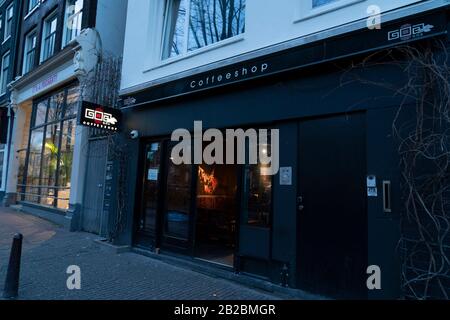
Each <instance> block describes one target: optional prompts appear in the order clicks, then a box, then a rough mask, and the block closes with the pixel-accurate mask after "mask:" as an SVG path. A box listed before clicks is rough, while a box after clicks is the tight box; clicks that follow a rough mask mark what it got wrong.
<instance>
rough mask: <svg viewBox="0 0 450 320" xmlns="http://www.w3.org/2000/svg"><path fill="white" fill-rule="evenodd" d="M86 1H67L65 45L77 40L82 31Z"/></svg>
mask: <svg viewBox="0 0 450 320" xmlns="http://www.w3.org/2000/svg"><path fill="white" fill-rule="evenodd" d="M83 2H84V0H67V1H66V14H65V23H64V25H65V26H66V27H65V30H64V45H67V44H68V43H69V42H70V41H72V40H73V39H75V38H76V37H77V36H78V35H79V34H80V31H81V22H82V20H83V19H82V18H83Z"/></svg>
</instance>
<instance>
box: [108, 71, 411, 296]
mask: <svg viewBox="0 0 450 320" xmlns="http://www.w3.org/2000/svg"><path fill="white" fill-rule="evenodd" d="M354 72H356V73H358V74H359V75H361V74H363V75H364V77H367V78H370V79H372V80H374V81H376V80H383V79H386V78H388V79H389V83H390V84H393V85H394V87H395V86H396V85H397V86H401V85H402V84H403V83H405V81H406V77H405V76H406V75H405V74H404V73H403V72H402V71H401V70H400V69H399V68H396V67H395V66H392V65H379V66H377V67H376V68H367V69H355V70H354ZM342 79H343V72H342V71H340V69H339V68H335V67H333V66H331V65H325V66H323V67H321V68H318V67H315V68H314V69H310V70H304V71H302V72H294V73H290V74H283V75H280V76H277V77H272V78H271V79H259V80H256V81H253V82H251V83H250V82H249V83H248V84H247V85H246V86H244V85H242V84H241V85H239V86H229V87H227V88H222V89H216V90H211V91H210V92H209V93H208V94H205V93H202V94H201V95H191V96H186V97H183V98H182V99H172V100H170V101H166V102H158V103H155V104H148V105H146V106H143V107H139V108H135V109H128V110H126V111H125V126H124V132H123V135H122V140H123V143H125V144H126V145H127V146H128V152H129V161H128V168H127V175H128V177H129V179H128V181H127V185H128V188H127V190H128V192H127V194H128V200H127V208H126V210H127V217H128V218H127V224H126V227H125V228H124V232H122V233H121V235H120V237H118V238H117V239H116V242H117V244H128V245H131V243H132V232H133V230H132V226H133V216H134V213H133V211H134V206H135V203H134V200H135V199H134V194H135V188H136V179H138V177H137V176H136V174H137V171H138V170H137V169H138V168H137V163H138V154H139V140H131V139H129V137H128V133H129V132H130V131H131V130H138V131H139V133H140V137H154V136H165V135H170V134H171V132H172V131H173V130H175V129H178V128H186V129H192V128H193V123H194V121H196V120H202V121H203V124H204V129H206V128H236V127H238V128H239V127H242V128H243V127H247V126H252V125H253V126H261V125H263V124H266V125H267V126H272V125H274V126H275V127H277V128H279V129H280V153H281V154H280V156H281V159H280V161H281V163H280V165H281V166H292V167H293V170H294V171H293V185H292V186H280V185H279V182H278V180H279V177H278V176H276V177H275V178H274V182H275V183H274V198H273V202H274V212H273V229H272V230H273V231H272V232H273V237H272V259H274V260H278V261H285V262H289V263H290V267H291V270H292V271H294V272H291V277H290V279H289V282H290V284H291V285H292V286H294V284H295V268H296V266H295V257H296V215H297V211H296V196H297V185H296V184H297V181H296V178H295V177H296V172H297V150H298V148H297V145H298V141H297V139H298V138H297V124H298V122H297V121H298V120H299V119H301V118H308V117H322V116H327V115H333V114H342V113H346V112H354V111H361V110H364V111H366V116H367V140H368V141H367V142H368V143H367V146H368V147H367V148H368V150H367V158H368V174H376V175H377V176H379V179H383V178H385V177H387V178H390V179H392V180H394V181H396V180H395V178H391V177H390V175H391V174H393V173H395V172H396V170H397V167H398V161H396V158H395V150H396V149H395V146H391V147H389V146H390V145H392V143H393V138H392V135H391V129H392V119H393V115H394V114H395V110H396V109H397V108H396V107H397V106H399V105H400V103H401V102H402V99H403V97H400V96H398V95H395V92H394V91H393V90H388V89H385V88H382V87H381V86H376V85H370V84H367V83H363V82H360V81H354V82H350V83H348V84H347V85H342ZM323 147H326V146H323ZM387 178H385V179H387ZM380 181H381V180H380ZM394 181H393V184H395V182H394ZM394 192H398V191H394ZM393 196H394V197H395V195H393ZM380 210H381V213H380ZM368 215H369V226H368V230H369V261H368V263H369V264H376V265H379V266H381V268H382V272H383V284H385V288H386V289H385V290H382V291H379V292H377V293H370V296H371V297H374V298H375V297H392V296H393V297H397V296H398V294H399V293H398V291H399V286H398V283H399V279H398V278H399V273H400V271H399V269H398V263H397V260H396V259H397V258H396V257H397V254H396V252H395V246H396V244H397V241H398V229H399V227H398V221H397V220H396V219H395V218H393V217H386V216H384V215H383V214H382V197H378V198H374V199H370V200H369V207H368ZM324 254H326V253H324Z"/></svg>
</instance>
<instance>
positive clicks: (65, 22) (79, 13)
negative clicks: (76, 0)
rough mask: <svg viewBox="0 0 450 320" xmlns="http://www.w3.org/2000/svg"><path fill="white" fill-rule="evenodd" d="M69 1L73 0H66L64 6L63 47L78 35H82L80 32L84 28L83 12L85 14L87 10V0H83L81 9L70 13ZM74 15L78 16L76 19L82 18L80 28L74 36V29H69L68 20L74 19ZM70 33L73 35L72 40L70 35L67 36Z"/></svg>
mask: <svg viewBox="0 0 450 320" xmlns="http://www.w3.org/2000/svg"><path fill="white" fill-rule="evenodd" d="M69 1H71V0H65V6H64V30H63V41H62V43H63V47H65V46H67V45H68V44H69V43H70V42H72V41H73V40H74V39H75V38H76V37H78V36H79V35H80V33H81V30H83V14H84V11H85V5H86V3H85V2H86V1H85V0H81V1H82V2H83V3H82V6H81V9H80V10H79V11H75V12H74V13H73V14H71V15H69V14H68V12H67V11H68V10H67V9H68V8H69ZM74 17H77V18H76V19H80V20H81V21H80V30H78V31H77V32H76V35H75V36H73V33H72V31H73V30H69V28H68V21H69V19H71V18H72V19H73V18H74ZM77 21H78V20H77ZM68 35H71V36H73V37H71V38H70V40H68V37H67V36H68Z"/></svg>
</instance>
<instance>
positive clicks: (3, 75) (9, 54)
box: [0, 51, 11, 96]
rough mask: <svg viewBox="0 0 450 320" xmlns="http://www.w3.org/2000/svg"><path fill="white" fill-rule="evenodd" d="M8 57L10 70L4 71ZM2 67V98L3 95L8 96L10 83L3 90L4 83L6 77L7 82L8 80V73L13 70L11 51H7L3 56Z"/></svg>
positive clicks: (0, 88)
mask: <svg viewBox="0 0 450 320" xmlns="http://www.w3.org/2000/svg"><path fill="white" fill-rule="evenodd" d="M6 56H8V68H7V69H6V70H4V63H5V58H6ZM0 67H1V70H0V96H1V95H4V94H6V91H7V90H8V82H6V86H5V88H3V81H4V77H6V80H8V73H9V70H10V68H11V51H7V52H6V53H5V54H4V55H3V56H2V61H1V65H0Z"/></svg>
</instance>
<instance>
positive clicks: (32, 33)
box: [22, 28, 39, 75]
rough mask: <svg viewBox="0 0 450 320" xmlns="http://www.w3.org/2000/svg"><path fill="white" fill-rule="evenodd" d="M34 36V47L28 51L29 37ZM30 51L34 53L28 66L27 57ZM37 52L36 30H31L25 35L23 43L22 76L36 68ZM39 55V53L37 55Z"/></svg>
mask: <svg viewBox="0 0 450 320" xmlns="http://www.w3.org/2000/svg"><path fill="white" fill-rule="evenodd" d="M31 36H34V37H35V38H36V40H35V46H34V48H32V49H31V50H29V49H28V44H29V41H30V37H31ZM31 51H34V58H33V60H32V61H31V66H28V64H27V62H28V55H29V54H30V52H31ZM37 51H38V32H37V28H34V29H32V30H31V31H29V32H28V33H27V34H26V35H25V41H24V49H23V65H22V75H24V74H27V73H28V72H31V71H33V69H34V68H35V67H36V52H37ZM38 54H39V53H38Z"/></svg>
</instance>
